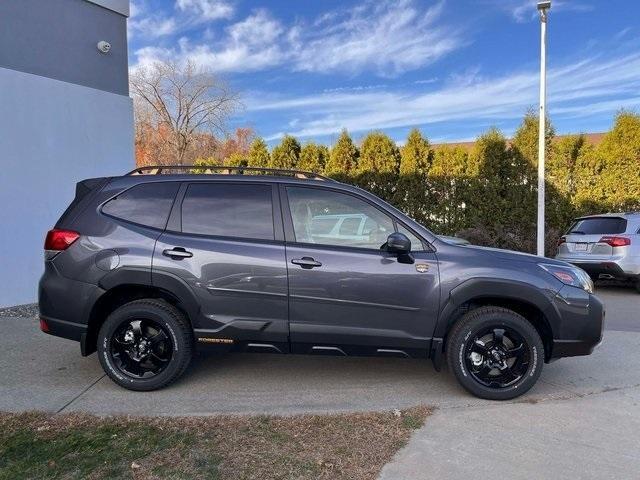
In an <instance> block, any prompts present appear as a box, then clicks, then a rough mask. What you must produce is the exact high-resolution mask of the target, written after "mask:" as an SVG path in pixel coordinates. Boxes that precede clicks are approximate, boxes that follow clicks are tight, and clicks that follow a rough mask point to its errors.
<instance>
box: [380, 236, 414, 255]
mask: <svg viewBox="0 0 640 480" xmlns="http://www.w3.org/2000/svg"><path fill="white" fill-rule="evenodd" d="M386 250H387V252H389V253H395V254H398V255H405V254H407V253H409V252H410V251H411V240H409V237H407V236H406V235H405V234H404V233H400V232H394V233H392V234H391V235H389V236H388V237H387V248H386Z"/></svg>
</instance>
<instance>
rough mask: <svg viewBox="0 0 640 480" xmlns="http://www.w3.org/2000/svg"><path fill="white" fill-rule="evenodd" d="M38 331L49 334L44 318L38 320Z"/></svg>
mask: <svg viewBox="0 0 640 480" xmlns="http://www.w3.org/2000/svg"><path fill="white" fill-rule="evenodd" d="M40 330H42V331H43V332H45V333H49V325H48V324H47V321H46V320H45V319H44V318H41V319H40Z"/></svg>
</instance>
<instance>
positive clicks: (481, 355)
mask: <svg viewBox="0 0 640 480" xmlns="http://www.w3.org/2000/svg"><path fill="white" fill-rule="evenodd" d="M465 361H466V364H467V369H468V371H469V373H471V375H472V376H473V377H474V378H475V379H476V380H477V381H478V382H479V383H481V384H482V385H484V386H486V387H489V388H498V389H500V388H506V387H508V386H510V385H513V384H514V383H516V382H518V380H520V379H522V377H523V376H524V375H525V374H526V373H527V370H528V368H529V363H530V355H529V345H528V344H527V341H526V340H525V339H524V337H523V336H522V335H520V334H519V333H518V332H516V331H515V330H514V329H512V328H508V327H488V328H484V329H483V330H481V331H480V332H478V333H477V334H475V335H474V337H473V338H470V339H469V340H468V342H467V348H466V350H465Z"/></svg>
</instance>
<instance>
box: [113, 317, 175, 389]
mask: <svg viewBox="0 0 640 480" xmlns="http://www.w3.org/2000/svg"><path fill="white" fill-rule="evenodd" d="M172 351H173V345H172V343H171V339H170V337H169V332H167V331H166V330H164V329H163V327H162V326H161V325H160V324H158V323H157V322H155V321H153V320H147V319H133V320H127V321H125V322H123V323H122V324H121V325H120V327H119V328H118V329H117V330H116V331H115V332H114V333H113V335H112V341H111V349H110V355H111V358H112V359H113V362H114V364H115V366H116V367H117V368H118V370H120V371H121V372H122V373H124V374H125V375H129V376H131V377H134V378H151V377H153V376H155V375H158V374H160V373H162V372H163V371H164V370H165V369H166V368H167V366H168V365H169V362H170V361H171V357H172Z"/></svg>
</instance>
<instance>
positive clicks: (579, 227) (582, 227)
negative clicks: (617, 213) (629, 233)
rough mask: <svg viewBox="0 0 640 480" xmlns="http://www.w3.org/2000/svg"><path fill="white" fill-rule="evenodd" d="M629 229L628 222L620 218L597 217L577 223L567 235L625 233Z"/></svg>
mask: <svg viewBox="0 0 640 480" xmlns="http://www.w3.org/2000/svg"><path fill="white" fill-rule="evenodd" d="M626 229H627V221H626V220H625V219H624V218H619V217H595V218H584V219H582V220H578V221H576V223H574V224H573V226H572V227H571V228H570V229H569V232H567V233H574V234H578V235H580V234H584V235H598V234H603V233H604V234H608V235H611V234H615V233H624V232H625V230H626Z"/></svg>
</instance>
